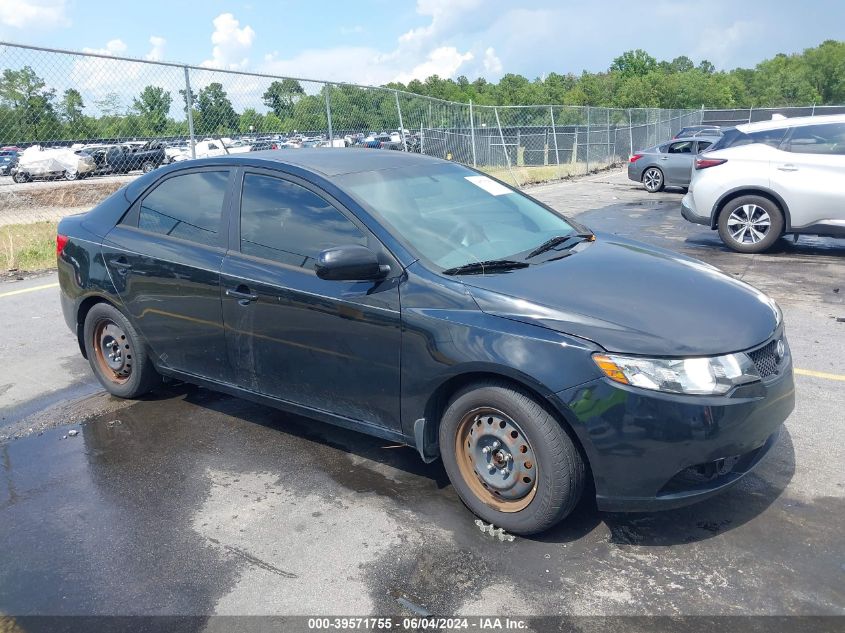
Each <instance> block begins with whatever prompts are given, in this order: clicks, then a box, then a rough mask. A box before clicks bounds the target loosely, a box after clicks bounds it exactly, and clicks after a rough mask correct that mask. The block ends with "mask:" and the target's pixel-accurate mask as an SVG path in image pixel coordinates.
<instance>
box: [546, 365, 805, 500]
mask: <svg viewBox="0 0 845 633" xmlns="http://www.w3.org/2000/svg"><path fill="white" fill-rule="evenodd" d="M558 397H559V398H560V399H561V400H563V402H564V404H565V405H566V408H567V409H568V412H569V413H571V414H572V415H574V417H575V420H574V421H573V424H572V426H573V429H574V430H575V433H576V434H577V435H578V438H579V440H581V444H582V445H583V447H584V451H585V453H586V454H587V459H588V460H589V463H590V468H591V470H592V473H593V478H594V481H595V488H596V501H597V504H598V507H599V509H601V510H606V511H624V512H642V511H652V510H660V509H670V508H676V507H680V506H684V505H688V504H690V503H694V502H696V501H700V500H702V499H706V498H707V497H710V496H713V495H715V494H717V493H719V492H721V491H723V490H725V489H726V488H729V487H730V486H732V485H733V484H735V483H736V482H737V481H739V480H740V479H741V478H742V477H743V476H745V475H746V474H748V473H749V472H751V470H752V469H753V468H754V467H755V466H756V465H757V464H758V463H759V462H760V461H761V460H762V459H763V458H764V457H765V455H766V454H767V453H768V452H769V451H770V450H771V449H772V447H773V446H774V445H775V444H776V442H777V438H778V435H779V433H780V429H781V427H782V425H783V422H784V420H786V418H787V417H788V416H789V414H790V413H791V412H792V409H793V408H794V406H795V389H794V384H793V378H792V364H791V358H789V357H788V356H787V358H785V359H784V362H783V366H782V369H781V371H780V373H779V374H778V375H777V376H776V377H774V379H772V380H767V381H766V382H758V383H754V384H751V385H745V386H743V387H739V388H737V389H735V390H734V391H733V392H732V394H731V395H730V396H682V395H674V394H667V393H660V392H652V391H646V390H643V389H636V388H632V387H628V386H625V385H619V384H618V383H613V382H612V381H610V380H609V379H604V378H602V379H597V380H594V381H591V382H589V383H587V384H585V385H581V386H580V387H575V388H573V389H571V390H568V391H566V392H561V393H560V394H558ZM570 419H571V418H570Z"/></svg>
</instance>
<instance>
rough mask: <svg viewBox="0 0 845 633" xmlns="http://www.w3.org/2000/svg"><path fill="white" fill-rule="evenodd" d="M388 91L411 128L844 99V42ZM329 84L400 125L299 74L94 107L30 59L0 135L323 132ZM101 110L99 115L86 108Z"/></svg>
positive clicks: (367, 121)
mask: <svg viewBox="0 0 845 633" xmlns="http://www.w3.org/2000/svg"><path fill="white" fill-rule="evenodd" d="M386 87H387V88H391V89H394V90H403V91H406V92H408V93H411V94H410V95H404V94H403V95H401V108H402V113H403V122H404V124H405V127H409V128H416V127H419V126H420V125H423V124H425V125H430V126H434V127H439V126H450V125H455V124H456V119H457V118H460V117H465V113H458V114H456V113H455V112H454V111H450V109H449V108H448V107H446V108H444V107H434V108H433V107H432V103H431V102H430V101H428V100H427V99H425V97H434V98H437V99H443V100H447V101H455V102H461V103H468V102H469V101H472V102H473V103H474V104H477V105H479V106H484V105H498V106H508V105H535V104H557V105H573V106H584V105H590V106H599V107H608V108H678V109H682V108H700V107H702V106H704V107H710V108H733V107H748V106H754V107H767V106H788V105H809V104H813V103H815V104H819V105H821V104H845V42H839V41H834V40H828V41H825V42H823V43H822V44H820V45H819V46H817V47H815V48H809V49H806V50H805V51H803V52H802V53H799V54H792V55H785V54H779V55H776V56H775V57H773V58H771V59H767V60H765V61H763V62H760V63H759V64H757V66H755V67H754V68H737V69H734V70H730V71H717V70H716V69H715V68H714V66H713V64H711V63H710V62H709V61H707V60H702V61H700V62H698V63H697V64H696V63H695V62H694V61H693V60H691V59H690V58H688V57H686V56H681V57H676V58H675V59H673V60H671V61H658V60H656V59H655V58H654V57H652V56H651V55H649V54H648V53H647V52H645V51H643V50H641V49H637V50H633V51H627V52H625V53H623V54H622V55H620V56H619V57H617V58H615V59H614V60H613V62H612V63H611V65H610V67H609V68H608V69H607V70H606V71H603V72H598V73H589V72H583V73H582V74H581V75H574V74H566V75H561V74H558V73H554V72H552V73H549V74H548V75H546V76H544V77H541V78H536V79H534V80H529V79H528V78H526V77H523V76H521V75H516V74H512V73H509V74H506V75H504V76H503V77H502V78H501V79H500V80H499V81H498V82H495V83H494V82H488V81H486V80H485V79H483V78H479V79H476V80H475V81H472V82H470V81H469V80H468V79H467V78H466V77H463V76H461V77H458V78H457V79H456V80H452V79H443V78H441V77H438V76H437V75H433V76H431V77H428V78H427V79H426V80H424V81H419V80H413V81H411V82H410V83H408V84H407V85H404V84H401V83H390V84H387V85H386ZM327 91H328V93H329V94H328V97H329V99H328V100H329V102H330V107H331V111H332V123H333V126H334V129H335V130H360V131H371V130H381V129H396V128H397V127H398V116H397V110H396V96H395V94H394V93H393V92H391V91H386V90H379V89H370V88H360V87H355V86H346V85H325V86H324V87H323V88H322V89H321V91H320V92H318V93H317V94H307V93H306V92H305V90H304V89H303V88H302V86H301V84H300V83H299V82H298V81H296V80H293V79H280V80H274V81H272V82H270V84H269V85H268V87H267V89H266V90H265V92H264V93H263V94H262V99H261V100H262V103H263V105H264V107H265V108H266V110H265V111H264V112H259V111H258V110H257V109H256V108H246V109H244V110H243V111H241V112H240V113H239V112H237V111H236V110H235V107H234V105H233V104H232V101H231V99H230V97H229V95H228V94H227V92H226V90H225V89H224V86H223V85H222V84H221V83H219V82H215V83H211V84H209V85H207V86H205V87H203V88H201V89H199V90H198V91H197V92H196V93H193V92H192V93H191V94H190V95H187V94H186V91H185V90H180V91H178V95H174V94H172V93H171V92H170V91H168V90H165V89H164V88H162V87H160V86H155V85H148V86H146V87H145V88H144V89H143V90H142V91H141V92H140V93H139V94H138V95H137V96H135V97H134V98H133V99H132V103H131V104H130V105H129V106H128V107H127V106H126V104H125V103H124V102H123V101H122V99H121V96H120V95H119V94H116V93H109V94H107V95H105V96H104V97H103V98H101V99H100V100H97V101H95V102H94V103H93V106H94V108H93V109H92V108H90V107H89V105H88V104H86V103H85V102H84V101H83V96H82V94H81V93H80V92H79V91H78V90H77V89H75V88H68V89H67V90H64V91H63V92H61V93H57V91H56V90H55V89H54V88H52V87H50V86H48V85H47V83H46V82H45V81H44V79H43V78H41V77H39V76H38V75H37V74H36V72H35V71H34V70H33V69H32V68H31V67H29V66H24V67H23V68H20V69H17V70H14V69H5V70H4V71H3V73H2V77H0V143H4V144H12V143H26V142H35V141H57V140H75V139H96V138H133V137H157V136H186V135H187V134H188V123H187V116H186V115H187V108H188V103H189V102H190V104H191V114H192V118H193V122H194V131H195V134H196V135H198V136H207V135H232V134H238V133H241V134H243V133H250V132H252V133H267V132H283V131H284V132H292V131H294V130H301V131H306V130H312V131H313V130H325V129H326V128H327V124H328V120H327V115H326V101H327V98H326V97H327V95H326V92H327ZM414 95H419V97H414ZM174 99H177V100H178V102H179V103H181V111H182V116H181V117H178V118H177V117H173V116H172V115H171V110H172V106H173V104H174ZM94 110H95V111H96V112H97V114H96V115H95V114H91V113H90V112H92V111H94ZM500 112H501V118H502V124H503V125H507V124H515V123H519V124H523V125H529V124H532V123H534V121H533V119H536V120H537V121H536V122H537V123H542V124H547V123H548V120H547V119H548V113H547V112H546V111H544V110H542V109H537V111H536V112H535V111H534V110H533V109H531V110H523V111H513V110H510V111H509V110H502V111H500ZM544 117H545V120H544ZM555 117H556V122H557V123H558V124H567V123H582V124H583V121H581V118H582V115H581V114H580V113H579V112H578V111H574V110H573V111H566V110H561V111H559V112H558V113H556V114H555ZM558 117H560V119H559V120H557V119H558ZM464 124H465V123H464Z"/></svg>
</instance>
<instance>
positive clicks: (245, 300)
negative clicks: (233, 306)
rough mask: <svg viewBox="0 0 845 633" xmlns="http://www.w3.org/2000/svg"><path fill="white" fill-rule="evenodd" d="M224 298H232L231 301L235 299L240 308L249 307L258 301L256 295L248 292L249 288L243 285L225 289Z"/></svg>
mask: <svg viewBox="0 0 845 633" xmlns="http://www.w3.org/2000/svg"><path fill="white" fill-rule="evenodd" d="M226 296H227V297H232V299H237V300H238V303H240V304H241V305H242V306H245V305H249V304H250V303H252V302H253V301H258V295H257V294H254V293H252V292H250V291H249V288H247V287H246V286H244V285H241V286H238V287H237V288H234V289H233V288H227V289H226Z"/></svg>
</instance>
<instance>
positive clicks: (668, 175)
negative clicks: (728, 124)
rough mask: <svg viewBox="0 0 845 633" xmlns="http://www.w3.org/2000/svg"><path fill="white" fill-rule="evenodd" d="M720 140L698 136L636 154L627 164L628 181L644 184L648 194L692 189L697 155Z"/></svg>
mask: <svg viewBox="0 0 845 633" xmlns="http://www.w3.org/2000/svg"><path fill="white" fill-rule="evenodd" d="M719 138H720V137H718V136H696V137H694V138H681V139H673V140H671V141H667V142H665V143H663V144H662V145H658V146H656V147H651V148H649V149H646V150H642V151H640V152H637V153H636V154H634V155H633V156H631V159H630V160H629V161H628V178H630V179H631V180H635V181H637V182H641V183H643V186H644V187H645V189H646V191H648V192H649V193H657V192H658V191H662V190H663V188H664V187H683V188H686V187H688V186H689V182H690V177H691V174H692V164H693V161H694V160H695V156H696V154H699V153H700V152H703V151H704V150H705V149H707V148H708V147H710V146H711V145H712V144H713V143H715V142H716V141H718V140H719Z"/></svg>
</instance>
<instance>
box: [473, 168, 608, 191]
mask: <svg viewBox="0 0 845 633" xmlns="http://www.w3.org/2000/svg"><path fill="white" fill-rule="evenodd" d="M606 167H607V165H606V164H603V163H602V164H599V163H595V164H593V163H590V168H591V171H596V170H597V169H604V168H606ZM478 169H479V170H480V171H483V172H484V173H487V174H490V175H491V176H493V177H494V178H498V179H499V180H502V181H504V182H506V183H509V184H513V181H514V178H515V179H516V180H517V181H518V186H520V187H524V186H525V185H536V184H539V183H542V182H549V181H552V180H560V179H561V178H569V177H571V176H581V175H584V174H586V173H587V165H586V164H585V163H565V164H562V165H522V166H519V167H517V166H514V167H512V168H511V169H508V168H507V167H479V168H478ZM511 172H513V175H511Z"/></svg>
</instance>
